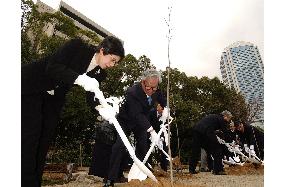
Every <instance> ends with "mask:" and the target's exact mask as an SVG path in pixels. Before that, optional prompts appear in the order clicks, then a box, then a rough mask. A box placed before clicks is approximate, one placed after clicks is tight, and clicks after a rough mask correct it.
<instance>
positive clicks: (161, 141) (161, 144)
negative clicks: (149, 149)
mask: <svg viewBox="0 0 284 187" xmlns="http://www.w3.org/2000/svg"><path fill="white" fill-rule="evenodd" d="M163 141H164V138H163V137H161V138H160V140H159V142H158V147H159V149H161V150H162V149H163Z"/></svg>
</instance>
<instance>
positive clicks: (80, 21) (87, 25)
mask: <svg viewBox="0 0 284 187" xmlns="http://www.w3.org/2000/svg"><path fill="white" fill-rule="evenodd" d="M36 5H37V6H38V9H37V10H38V11H39V12H48V13H55V12H56V11H60V12H61V13H63V14H64V15H65V16H67V17H69V18H71V19H72V20H73V21H74V24H75V25H76V27H78V28H81V29H83V30H89V31H93V32H95V33H97V35H98V37H99V38H100V39H104V38H105V37H106V36H115V35H114V34H112V33H111V32H109V31H108V30H106V29H105V28H103V27H102V26H100V25H99V24H97V23H95V22H94V21H92V20H91V19H89V18H87V17H86V16H85V15H83V14H82V13H80V12H79V11H77V10H76V9H74V8H73V7H71V6H70V5H68V4H67V3H65V2H63V1H60V4H59V8H58V10H55V9H53V8H52V7H50V6H48V5H47V4H45V3H43V2H41V1H40V0H38V1H37V3H36ZM44 30H45V32H46V34H47V35H48V36H52V35H60V36H62V37H65V36H64V34H63V33H60V31H57V30H56V29H55V27H54V25H52V24H51V23H49V24H47V25H46V26H45V28H44ZM115 37H117V36H115ZM117 38H118V37H117ZM120 40H121V39H120ZM121 41H122V43H123V40H121Z"/></svg>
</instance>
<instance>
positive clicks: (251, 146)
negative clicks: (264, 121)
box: [249, 145, 255, 155]
mask: <svg viewBox="0 0 284 187" xmlns="http://www.w3.org/2000/svg"><path fill="white" fill-rule="evenodd" d="M249 149H250V154H252V155H255V151H254V145H250V146H249Z"/></svg>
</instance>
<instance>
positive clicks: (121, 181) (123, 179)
mask: <svg viewBox="0 0 284 187" xmlns="http://www.w3.org/2000/svg"><path fill="white" fill-rule="evenodd" d="M115 182H117V183H125V182H128V179H127V178H125V177H124V176H123V177H120V178H119V179H117V180H116V181H115Z"/></svg>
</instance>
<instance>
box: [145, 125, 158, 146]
mask: <svg viewBox="0 0 284 187" xmlns="http://www.w3.org/2000/svg"><path fill="white" fill-rule="evenodd" d="M147 132H150V135H151V136H150V140H151V142H152V143H154V144H155V145H159V138H158V134H157V133H156V131H155V130H154V129H153V127H152V126H151V127H150V128H149V129H148V130H147Z"/></svg>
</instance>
